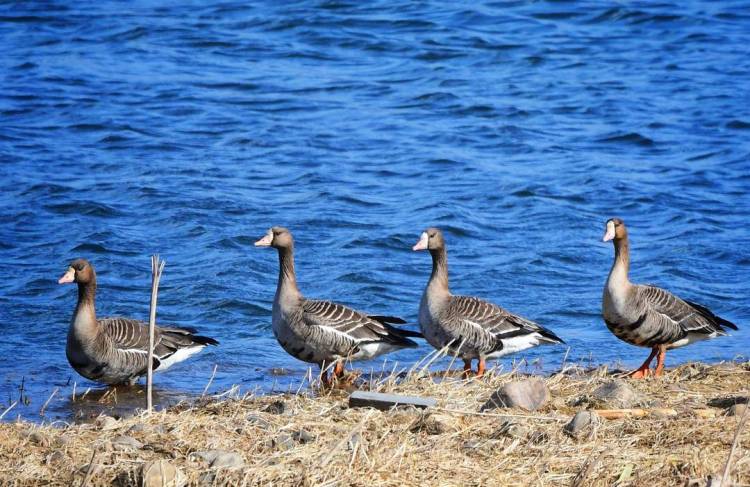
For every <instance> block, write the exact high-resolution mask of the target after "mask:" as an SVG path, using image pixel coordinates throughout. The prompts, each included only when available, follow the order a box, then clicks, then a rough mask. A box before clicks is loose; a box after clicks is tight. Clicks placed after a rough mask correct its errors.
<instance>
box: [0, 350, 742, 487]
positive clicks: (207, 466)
mask: <svg viewBox="0 0 750 487" xmlns="http://www.w3.org/2000/svg"><path fill="white" fill-rule="evenodd" d="M523 378H524V377H522V376H521V374H519V373H517V372H511V373H504V374H499V373H490V374H488V375H487V376H485V377H483V378H481V379H463V378H461V377H459V376H455V375H448V374H434V373H433V374H428V373H426V372H422V373H416V372H414V373H409V374H407V375H406V376H405V377H399V376H396V375H393V376H391V377H388V378H385V379H383V378H380V379H378V380H374V379H373V380H371V381H365V380H360V381H358V382H357V383H355V385H356V387H357V388H359V389H365V390H368V389H369V390H375V391H380V392H389V393H397V394H408V395H418V396H425V397H432V398H435V399H437V401H438V406H437V407H435V408H431V409H427V410H418V409H415V408H401V409H394V410H390V411H379V410H375V409H369V408H349V407H348V401H347V399H348V396H349V392H350V390H348V389H347V388H334V389H332V390H326V391H313V392H307V393H300V394H287V395H275V396H258V397H255V396H245V397H242V398H233V399H226V398H219V399H217V398H203V399H200V400H197V401H195V402H193V403H183V404H181V405H179V406H177V407H173V408H171V409H169V410H166V411H161V412H155V413H152V414H140V415H136V416H133V417H129V418H122V419H115V418H112V417H109V416H101V417H99V418H97V419H96V420H95V421H94V422H91V423H82V424H72V425H65V424H60V423H54V424H46V425H37V424H32V423H27V422H14V423H4V424H0V478H2V479H3V481H4V482H7V483H10V484H14V485H36V484H44V485H82V484H85V485H112V484H114V485H143V484H144V472H145V474H146V476H147V479H146V480H145V483H146V485H162V479H163V480H165V481H170V482H172V483H164V484H163V485H183V484H188V485H362V486H365V485H366V486H368V487H375V486H386V485H393V486H400V485H595V486H599V485H601V486H605V485H607V486H610V485H618V486H630V485H633V486H635V485H681V486H684V485H696V486H697V485H701V486H705V485H718V484H717V483H713V484H711V482H712V481H713V482H717V481H718V479H720V478H721V477H722V476H723V475H724V473H725V470H726V472H727V475H728V478H729V479H730V481H731V482H732V483H734V484H737V485H747V484H750V451H748V449H747V446H748V445H749V444H750V428H742V425H741V422H742V420H743V419H747V418H748V417H750V414H746V415H744V416H743V414H742V412H743V410H744V409H743V406H742V404H744V403H746V402H747V401H748V396H750V392H748V384H750V363H744V364H735V363H729V364H718V365H714V366H707V365H703V364H697V363H693V364H686V365H683V366H680V367H678V368H676V369H674V370H671V371H669V372H668V373H667V374H666V375H665V376H664V377H662V378H660V379H649V380H642V381H622V380H618V379H613V375H612V374H611V373H609V371H608V370H607V369H606V368H599V369H596V370H589V371H584V370H582V369H576V368H572V369H568V370H567V371H565V372H562V373H558V374H554V375H551V376H549V377H545V378H543V380H544V383H545V385H546V387H547V389H548V391H549V398H548V400H546V402H545V403H544V404H543V405H542V407H541V408H540V409H538V410H536V411H533V412H531V411H524V410H521V409H502V408H500V409H488V410H485V411H483V412H480V410H481V409H482V406H483V405H484V404H485V403H486V402H487V400H488V398H490V397H491V396H492V394H493V393H494V392H495V391H496V390H498V389H499V388H500V387H501V386H503V385H505V384H508V383H511V382H514V381H518V380H521V379H523ZM613 381H614V382H613ZM622 383H624V384H625V387H626V390H625V392H626V394H625V395H623V396H621V397H620V396H617V397H614V396H612V397H610V396H611V394H610V396H607V394H609V393H610V392H611V390H614V389H617V388H620V387H621V384H622ZM613 384H614V386H616V387H614V389H613V386H612V385H613ZM602 391H604V392H602ZM617 394H619V392H618V393H617ZM608 401H614V402H608ZM618 401H619V402H618ZM590 410H598V411H600V413H601V414H599V413H588V412H587V413H582V414H581V415H579V417H580V419H581V421H582V422H581V424H577V425H575V426H571V425H570V422H571V419H572V418H573V416H574V415H576V413H579V412H581V411H590ZM613 411H614V412H613ZM731 450H734V451H733V453H732V456H731V460H730V461H729V462H728V458H729V456H730V451H731ZM160 460H163V461H162V462H160ZM155 479H156V480H155ZM712 479H713V480H712ZM157 482H158V483H157ZM724 485H725V487H726V485H732V484H724Z"/></svg>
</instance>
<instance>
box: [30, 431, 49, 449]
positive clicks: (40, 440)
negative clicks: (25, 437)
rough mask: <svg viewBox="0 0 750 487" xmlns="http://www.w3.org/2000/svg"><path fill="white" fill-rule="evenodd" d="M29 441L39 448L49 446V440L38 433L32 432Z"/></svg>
mask: <svg viewBox="0 0 750 487" xmlns="http://www.w3.org/2000/svg"><path fill="white" fill-rule="evenodd" d="M29 441H31V442H32V443H36V444H37V445H39V446H49V438H47V437H46V436H44V435H43V434H41V433H40V432H38V431H34V432H33V433H31V434H30V435H29Z"/></svg>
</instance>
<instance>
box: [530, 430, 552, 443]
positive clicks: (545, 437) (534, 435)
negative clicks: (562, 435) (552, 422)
mask: <svg viewBox="0 0 750 487" xmlns="http://www.w3.org/2000/svg"><path fill="white" fill-rule="evenodd" d="M549 440H550V437H549V434H547V433H546V432H544V431H542V430H536V431H532V432H531V434H529V443H533V444H535V445H538V444H541V443H547V442H548V441H549Z"/></svg>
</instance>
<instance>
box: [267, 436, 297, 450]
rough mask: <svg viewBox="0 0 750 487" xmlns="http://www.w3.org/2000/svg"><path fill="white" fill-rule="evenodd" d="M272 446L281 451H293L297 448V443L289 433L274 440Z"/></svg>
mask: <svg viewBox="0 0 750 487" xmlns="http://www.w3.org/2000/svg"><path fill="white" fill-rule="evenodd" d="M271 445H272V446H273V447H274V448H278V449H279V450H291V449H292V448H294V447H296V446H297V443H296V442H295V441H294V438H292V437H291V436H290V435H288V434H287V433H281V434H280V435H279V436H277V437H276V438H274V439H273V440H272V442H271Z"/></svg>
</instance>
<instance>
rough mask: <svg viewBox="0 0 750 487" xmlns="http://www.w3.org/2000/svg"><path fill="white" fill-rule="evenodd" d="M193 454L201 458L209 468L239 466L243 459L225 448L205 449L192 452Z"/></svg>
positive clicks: (243, 463)
mask: <svg viewBox="0 0 750 487" xmlns="http://www.w3.org/2000/svg"><path fill="white" fill-rule="evenodd" d="M193 456H196V457H198V458H201V459H203V460H204V461H205V462H207V463H208V464H209V466H210V467H211V468H219V467H223V468H239V467H243V466H244V465H245V460H244V459H243V458H242V456H241V455H240V454H239V453H236V452H233V451H226V450H205V451H198V452H194V453H193Z"/></svg>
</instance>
